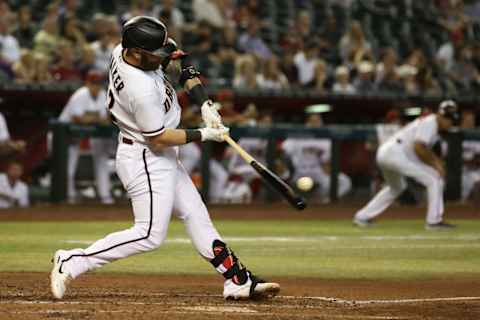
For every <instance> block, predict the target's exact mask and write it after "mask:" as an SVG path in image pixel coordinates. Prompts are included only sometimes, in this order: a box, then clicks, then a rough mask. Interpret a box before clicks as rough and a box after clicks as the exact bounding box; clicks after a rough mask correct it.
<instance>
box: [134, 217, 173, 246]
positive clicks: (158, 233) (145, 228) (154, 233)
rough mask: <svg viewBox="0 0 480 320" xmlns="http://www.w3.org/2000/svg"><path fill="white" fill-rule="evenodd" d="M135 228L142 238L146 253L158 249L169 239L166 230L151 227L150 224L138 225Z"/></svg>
mask: <svg viewBox="0 0 480 320" xmlns="http://www.w3.org/2000/svg"><path fill="white" fill-rule="evenodd" d="M134 228H136V229H137V230H138V233H139V234H140V235H141V236H142V238H141V239H142V242H143V246H142V248H143V249H144V251H150V250H154V249H157V248H158V247H160V245H161V244H162V243H163V241H165V238H166V237H167V232H166V230H163V229H161V228H158V227H156V226H155V225H150V223H136V224H135V227H134Z"/></svg>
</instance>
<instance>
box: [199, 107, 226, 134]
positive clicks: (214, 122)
mask: <svg viewBox="0 0 480 320" xmlns="http://www.w3.org/2000/svg"><path fill="white" fill-rule="evenodd" d="M220 107H221V105H220V103H214V102H212V100H207V101H205V102H204V103H203V104H202V107H201V111H202V120H203V122H204V123H205V125H206V126H207V127H208V128H220V127H222V126H223V124H222V117H221V116H220V114H219V113H218V110H219V109H220Z"/></svg>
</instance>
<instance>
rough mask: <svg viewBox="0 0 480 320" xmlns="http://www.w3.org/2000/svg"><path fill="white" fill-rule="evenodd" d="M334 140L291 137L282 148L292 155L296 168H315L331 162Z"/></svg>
mask: <svg viewBox="0 0 480 320" xmlns="http://www.w3.org/2000/svg"><path fill="white" fill-rule="evenodd" d="M331 146H332V141H331V140H329V139H312V138H305V139H299V138H289V139H287V140H285V141H284V142H283V144H282V149H283V150H284V151H285V152H286V153H287V154H288V155H289V156H290V158H291V159H292V162H293V165H294V167H295V168H315V167H318V166H320V165H321V164H324V163H329V162H330V157H331V152H330V151H331Z"/></svg>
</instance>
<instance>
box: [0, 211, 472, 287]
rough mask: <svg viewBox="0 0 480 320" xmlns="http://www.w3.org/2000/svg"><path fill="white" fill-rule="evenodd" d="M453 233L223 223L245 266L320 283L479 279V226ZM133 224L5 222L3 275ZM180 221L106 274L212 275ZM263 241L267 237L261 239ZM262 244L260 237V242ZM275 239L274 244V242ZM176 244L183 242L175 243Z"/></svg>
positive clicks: (405, 225) (402, 227)
mask: <svg viewBox="0 0 480 320" xmlns="http://www.w3.org/2000/svg"><path fill="white" fill-rule="evenodd" d="M456 222H457V223H458V224H459V227H458V228H457V229H456V230H453V231H446V232H445V231H444V232H432V231H425V230H424V229H423V221H421V220H398V221H393V220H389V221H382V222H381V224H379V225H378V227H376V228H371V229H358V228H354V227H352V225H351V222H350V221H338V220H321V221H320V220H318V221H229V220H222V221H217V222H216V226H217V228H218V229H219V231H220V233H221V234H222V235H223V236H224V237H225V238H226V239H227V240H228V239H229V238H230V239H231V240H230V241H229V244H230V246H231V247H232V248H233V249H234V251H235V253H236V254H237V255H238V256H239V257H240V258H241V260H242V262H244V264H246V265H247V266H248V267H249V268H251V269H253V270H255V271H256V272H257V273H260V274H265V275H277V276H293V277H321V278H344V279H346V278H350V279H359V278H368V279H379V278H383V279H400V278H401V279H405V278H443V277H448V276H451V275H453V274H455V276H456V277H458V276H461V275H465V276H472V275H476V276H478V275H480V254H478V253H479V250H480V233H479V230H480V221H478V220H459V221H456ZM129 226H130V224H129V223H127V222H103V221H102V222H31V223H29V222H12V223H5V222H2V223H0V271H40V272H48V271H49V269H50V258H51V255H52V253H53V252H54V251H55V250H56V249H58V248H74V247H86V246H87V245H86V244H82V243H80V244H77V243H71V242H67V241H94V240H97V239H100V238H102V237H103V236H105V235H106V234H108V233H110V232H113V231H118V230H122V229H125V228H127V227H129ZM186 237H187V236H186V234H185V232H184V229H183V226H182V224H181V223H180V222H178V221H173V222H172V223H171V225H170V228H169V234H168V239H169V240H173V241H167V242H166V243H164V244H163V245H162V247H160V248H159V249H158V250H156V251H154V252H150V253H147V254H143V255H137V256H134V257H130V258H127V259H123V260H121V261H117V262H115V263H112V264H110V265H108V266H106V267H105V268H103V269H101V270H100V272H131V273H137V272H138V273H162V274H164V273H180V274H213V273H214V271H213V270H212V268H211V266H210V264H208V263H206V262H205V261H204V260H203V259H202V258H200V257H199V256H198V254H197V253H196V252H195V250H194V249H193V247H192V245H191V244H190V243H183V242H181V241H179V240H178V239H184V238H186ZM262 237H263V239H262ZM258 238H260V239H258ZM272 238H273V239H272ZM175 239H177V240H175Z"/></svg>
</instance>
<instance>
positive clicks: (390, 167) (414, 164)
mask: <svg viewBox="0 0 480 320" xmlns="http://www.w3.org/2000/svg"><path fill="white" fill-rule="evenodd" d="M377 163H378V166H379V167H380V169H381V170H382V173H383V177H384V178H385V184H386V185H385V186H384V187H383V188H382V189H381V190H380V191H379V192H378V193H377V194H376V195H375V197H373V199H372V200H371V201H370V202H369V203H368V204H367V205H366V206H365V207H364V208H362V209H361V210H360V211H358V212H357V213H356V215H355V218H357V219H360V220H369V219H372V218H374V217H376V216H378V215H379V214H381V213H382V212H383V211H384V210H385V209H387V208H388V207H389V206H390V205H391V204H392V203H393V202H394V201H395V199H396V198H397V197H398V196H399V195H400V194H401V193H402V192H403V191H404V190H405V189H406V187H407V182H406V181H405V177H410V178H413V179H415V180H416V181H417V182H419V183H420V184H422V185H423V186H425V188H426V189H427V198H428V210H427V218H426V220H427V223H429V224H434V223H438V222H440V221H442V217H443V211H444V207H443V188H444V182H443V179H442V178H441V177H440V175H439V174H438V172H437V171H436V170H435V169H433V168H432V167H431V166H429V165H426V164H425V163H423V162H422V161H420V160H415V159H411V158H409V157H407V155H406V154H405V151H404V150H403V148H402V145H401V144H400V143H398V142H397V141H395V140H392V141H389V142H387V143H385V144H383V145H381V146H380V148H379V149H378V152H377Z"/></svg>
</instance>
